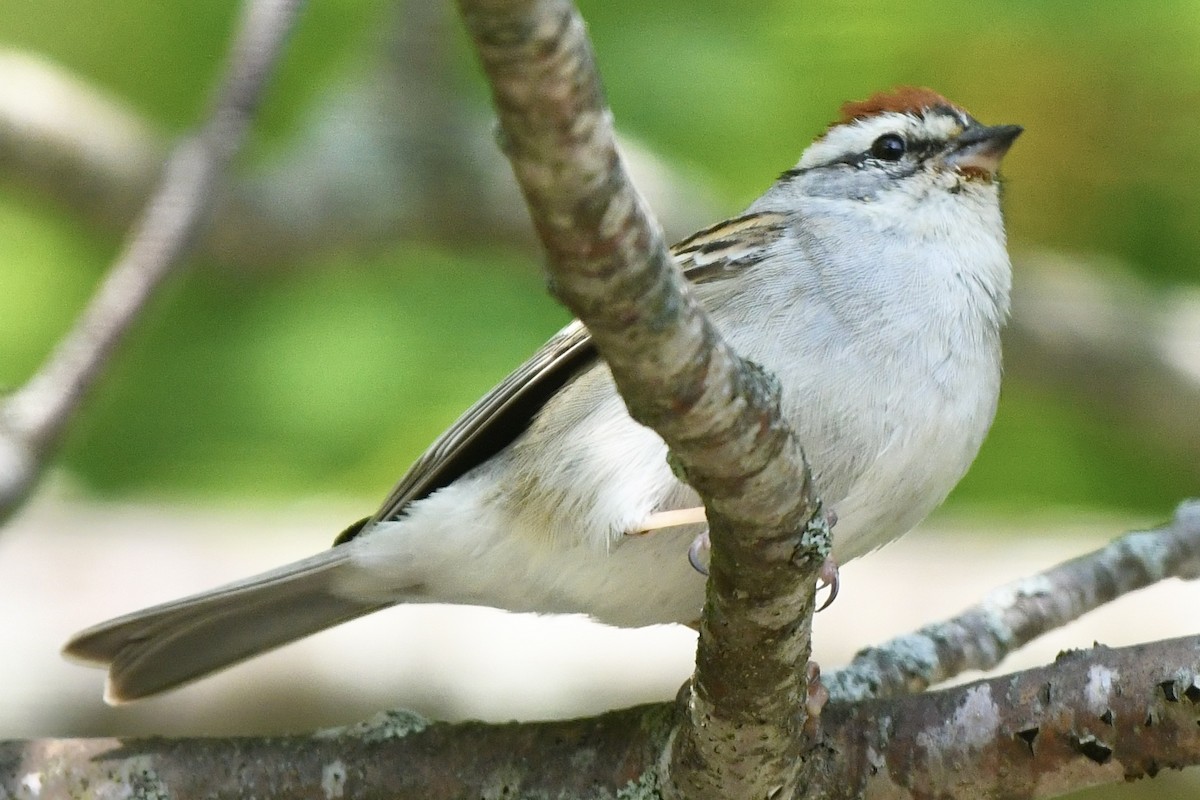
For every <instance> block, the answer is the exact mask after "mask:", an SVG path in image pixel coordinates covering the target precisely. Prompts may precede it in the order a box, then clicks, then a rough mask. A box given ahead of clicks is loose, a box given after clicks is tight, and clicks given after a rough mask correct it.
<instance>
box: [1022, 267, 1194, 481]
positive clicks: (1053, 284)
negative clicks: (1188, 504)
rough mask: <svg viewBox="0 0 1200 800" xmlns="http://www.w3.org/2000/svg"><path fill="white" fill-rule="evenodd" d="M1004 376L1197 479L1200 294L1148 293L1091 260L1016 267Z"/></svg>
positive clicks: (1124, 273) (1135, 280)
mask: <svg viewBox="0 0 1200 800" xmlns="http://www.w3.org/2000/svg"><path fill="white" fill-rule="evenodd" d="M1004 365H1005V370H1006V372H1007V373H1008V374H1009V375H1010V376H1012V377H1014V378H1017V379H1020V380H1023V381H1025V382H1026V383H1029V384H1032V385H1037V386H1043V387H1051V388H1053V389H1054V390H1055V391H1056V392H1059V393H1061V394H1064V395H1067V396H1069V397H1070V398H1071V400H1072V402H1073V403H1074V404H1076V405H1077V406H1078V407H1079V408H1081V409H1085V410H1086V411H1087V413H1088V414H1089V415H1090V416H1091V417H1093V418H1094V419H1096V420H1099V421H1100V422H1101V423H1103V424H1109V425H1113V426H1117V427H1119V428H1120V429H1122V430H1129V431H1137V434H1138V436H1139V437H1141V438H1144V439H1146V440H1147V441H1149V442H1151V443H1152V447H1153V450H1154V451H1155V452H1156V453H1160V454H1161V457H1162V458H1164V459H1169V461H1170V463H1172V464H1174V465H1176V468H1177V469H1179V470H1181V471H1184V472H1185V474H1188V475H1190V477H1191V478H1192V480H1193V482H1195V481H1198V480H1200V460H1197V459H1196V457H1195V456H1196V453H1200V296H1197V294H1196V293H1195V292H1194V291H1191V292H1188V291H1184V290H1180V289H1174V290H1155V289H1154V288H1153V287H1151V286H1149V285H1148V284H1147V283H1146V282H1145V281H1143V280H1140V279H1138V278H1137V277H1136V276H1135V275H1133V274H1132V273H1130V272H1129V271H1128V270H1124V269H1122V268H1121V267H1120V266H1119V265H1117V266H1114V265H1112V264H1110V263H1107V262H1106V261H1105V260H1104V259H1101V258H1092V259H1087V258H1070V257H1066V256H1062V255H1055V254H1051V253H1040V254H1032V255H1029V256H1026V257H1024V258H1022V259H1020V260H1019V261H1018V264H1017V275H1016V280H1015V282H1014V292H1013V318H1012V323H1011V324H1010V325H1009V327H1008V329H1007V331H1006V334H1005V341H1004Z"/></svg>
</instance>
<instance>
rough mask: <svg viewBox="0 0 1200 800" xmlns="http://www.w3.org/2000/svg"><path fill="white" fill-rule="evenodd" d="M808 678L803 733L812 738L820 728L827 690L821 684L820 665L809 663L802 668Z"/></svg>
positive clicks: (826, 701) (827, 696)
mask: <svg viewBox="0 0 1200 800" xmlns="http://www.w3.org/2000/svg"><path fill="white" fill-rule="evenodd" d="M804 672H805V674H806V675H807V677H808V693H807V695H806V696H805V698H804V710H805V711H806V712H807V713H808V717H807V719H805V721H804V732H805V733H806V734H808V735H809V736H813V735H815V734H816V732H817V731H818V730H819V729H820V727H821V712H822V711H824V710H825V704H826V703H828V702H829V690H828V689H826V688H825V684H823V683H821V665H820V664H818V663H817V662H815V661H809V662H808V665H807V666H806V667H805V668H804Z"/></svg>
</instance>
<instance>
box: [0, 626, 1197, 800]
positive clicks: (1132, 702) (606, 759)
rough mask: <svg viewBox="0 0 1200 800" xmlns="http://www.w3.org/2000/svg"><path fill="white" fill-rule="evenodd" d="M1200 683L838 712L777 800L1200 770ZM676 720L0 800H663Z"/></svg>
mask: <svg viewBox="0 0 1200 800" xmlns="http://www.w3.org/2000/svg"><path fill="white" fill-rule="evenodd" d="M1198 675H1200V640H1198V639H1196V638H1194V637H1189V638H1184V639H1175V640H1169V641H1164V642H1156V643H1153V644H1147V645H1139V646H1136V647H1128V648H1123V649H1119V650H1110V649H1108V648H1105V647H1100V646H1097V647H1095V648H1093V649H1091V650H1085V651H1075V652H1072V653H1068V654H1065V655H1063V656H1060V657H1059V659H1058V660H1057V661H1056V662H1055V663H1054V664H1052V665H1049V666H1046V667H1040V668H1038V669H1033V670H1029V671H1027V672H1022V673H1018V674H1015V675H1006V676H1003V677H999V678H993V679H990V680H986V681H979V682H976V683H972V684H968V685H965V686H956V687H953V688H951V689H946V690H943V691H939V692H928V693H925V694H919V695H912V696H908V697H901V698H891V699H888V700H875V701H868V702H860V703H844V702H832V703H830V704H829V706H827V707H826V709H825V711H824V713H823V714H822V716H821V725H822V729H821V734H820V735H821V739H820V746H819V747H817V748H816V749H815V750H812V751H808V752H805V753H804V754H803V757H804V758H806V759H810V760H811V762H812V764H813V766H814V767H815V769H813V770H812V776H811V781H810V782H809V783H807V784H806V785H805V786H804V787H802V788H801V789H799V790H798V792H792V793H789V794H779V795H777V797H778V798H779V800H799V799H800V798H807V797H822V798H857V797H862V796H864V794H865V796H867V797H871V798H874V799H875V800H911V799H912V798H919V797H937V798H942V799H943V800H978V798H981V797H1022V798H1029V799H1030V800H1036V798H1052V797H1058V796H1061V795H1064V794H1066V793H1068V792H1072V791H1076V790H1079V789H1083V788H1086V787H1089V786H1097V785H1102V784H1107V783H1115V782H1118V781H1121V780H1129V779H1133V778H1137V777H1142V776H1153V775H1154V774H1155V773H1157V772H1158V771H1160V770H1162V769H1164V768H1175V769H1178V768H1181V767H1184V766H1192V765H1196V764H1200V725H1197V722H1198V721H1200V678H1198V677H1197V676H1198ZM676 719H677V715H676V714H675V712H674V708H673V707H672V706H670V705H666V704H660V705H653V706H641V707H638V708H632V709H627V710H624V711H617V712H612V713H609V714H604V715H602V716H599V717H595V718H592V719H581V720H573V721H568V722H549V723H524V724H516V723H513V724H508V725H484V724H481V723H467V724H460V725H447V724H430V723H428V722H426V721H425V720H423V719H421V718H419V717H416V716H415V715H412V714H408V713H406V712H393V713H389V714H382V715H379V716H378V717H377V718H375V719H374V720H371V721H369V722H367V723H364V724H362V725H356V726H352V727H349V728H345V729H339V730H332V731H323V732H321V733H318V734H315V735H312V736H291V737H282V736H274V737H265V738H264V737H241V738H227V739H221V738H203V739H173V740H172V739H161V738H157V739H130V740H125V741H118V740H113V739H90V740H89V739H75V740H72V739H62V740H31V741H26V742H22V741H10V742H0V797H14V798H19V797H55V798H58V797H63V798H68V797H96V796H109V795H112V796H118V795H119V796H125V795H127V794H130V793H134V794H139V793H140V794H146V795H150V794H153V795H154V796H170V797H173V798H181V800H188V798H201V797H248V796H256V797H263V796H270V797H274V798H279V800H287V799H288V798H308V797H391V798H396V800H407V798H420V800H441V799H442V798H457V797H559V798H580V799H582V798H616V797H626V798H631V797H652V796H655V791H656V790H661V789H662V788H664V787H661V786H659V784H658V769H657V765H656V759H657V757H658V754H659V753H660V752H661V750H662V749H663V747H665V746H666V744H667V742H668V740H669V738H670V735H671V730H672V727H673V724H674V723H675V720H676ZM789 755H791V756H792V757H793V758H799V757H800V755H799V754H798V753H797V751H789ZM230 765H237V766H236V768H234V769H231V768H230ZM139 790H140V792H139Z"/></svg>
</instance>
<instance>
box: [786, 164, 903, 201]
mask: <svg viewBox="0 0 1200 800" xmlns="http://www.w3.org/2000/svg"><path fill="white" fill-rule="evenodd" d="M915 171H916V167H915V166H914V165H911V164H907V163H905V164H896V165H895V166H894V167H893V168H892V169H890V170H888V171H887V172H884V171H883V170H880V169H878V168H873V167H853V166H848V165H846V166H835V167H821V168H817V169H812V170H809V171H807V172H805V173H803V174H802V175H799V176H797V177H796V182H797V183H796V188H797V189H798V190H799V191H800V192H801V193H802V194H805V195H808V196H810V197H829V198H833V197H841V198H848V199H852V200H862V201H868V202H869V201H872V200H877V199H878V198H879V195H880V194H881V193H882V192H884V191H885V190H887V189H888V188H891V187H894V186H896V183H897V181H899V180H902V179H903V178H906V177H908V176H910V175H912V174H913V173H914V172H915Z"/></svg>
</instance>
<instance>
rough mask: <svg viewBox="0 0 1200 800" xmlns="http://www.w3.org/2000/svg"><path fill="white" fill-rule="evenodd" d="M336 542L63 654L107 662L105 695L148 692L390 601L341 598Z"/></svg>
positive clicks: (101, 631) (114, 625) (144, 614)
mask: <svg viewBox="0 0 1200 800" xmlns="http://www.w3.org/2000/svg"><path fill="white" fill-rule="evenodd" d="M346 566H347V556H346V551H345V548H341V547H336V548H333V549H331V550H327V551H325V552H323V553H319V554H318V555H315V556H312V557H310V558H306V559H304V560H302V561H296V562H294V563H292V564H289V565H287V566H284V567H280V568H279V569H276V570H272V571H270V572H264V573H262V574H261V575H256V576H254V577H252V578H247V579H246V580H243V581H238V582H237V583H231V584H228V585H226V586H222V587H219V588H217V589H213V590H211V591H208V592H203V593H201V594H197V595H192V596H191V597H185V598H183V599H182V600H175V601H173V602H170V603H164V604H163V605H160V606H154V607H153V608H148V609H145V610H143V611H136V612H134V613H132V614H127V615H125V616H123V617H118V618H116V619H113V620H109V621H108V622H103V623H101V624H99V625H96V626H94V627H92V628H88V629H87V630H85V631H82V632H80V633H78V634H76V635H75V636H74V637H73V638H72V639H71V641H70V642H68V643H67V645H66V647H64V648H63V653H64V654H65V655H67V656H69V657H72V658H76V659H79V660H82V661H87V662H91V663H94V664H98V665H102V666H107V667H108V684H107V687H106V688H105V692H104V699H105V700H106V701H108V702H109V703H113V704H116V703H122V702H126V701H129V700H136V699H138V698H139V697H147V696H149V695H152V694H157V693H158V692H162V691H165V690H167V689H171V688H174V687H176V686H179V685H180V684H183V683H187V682H188V681H192V680H195V679H196V678H200V677H202V676H204V675H207V674H208V673H210V672H213V671H215V670H218V669H221V668H223V667H227V666H230V665H232V664H236V663H238V662H239V661H243V660H245V659H247V658H250V657H251V656H256V655H258V654H260V653H264V652H266V651H267V650H271V649H273V648H275V647H279V646H280V645H284V644H287V643H288V642H291V641H294V640H296V639H300V638H303V637H305V636H308V635H309V634H312V633H316V632H317V631H319V630H323V629H325V628H328V627H331V626H333V625H337V624H338V623H340V622H345V621H347V620H350V619H353V618H355V617H360V616H362V615H363V614H369V613H371V612H372V611H376V610H378V609H380V608H384V607H386V606H387V605H388V604H387V603H366V602H361V601H355V600H350V599H347V598H344V597H339V596H337V595H336V594H334V593H333V591H332V590H331V586H332V581H333V578H334V576H335V575H336V574H337V573H338V571H339V570H342V569H344V568H345V567H346Z"/></svg>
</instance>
